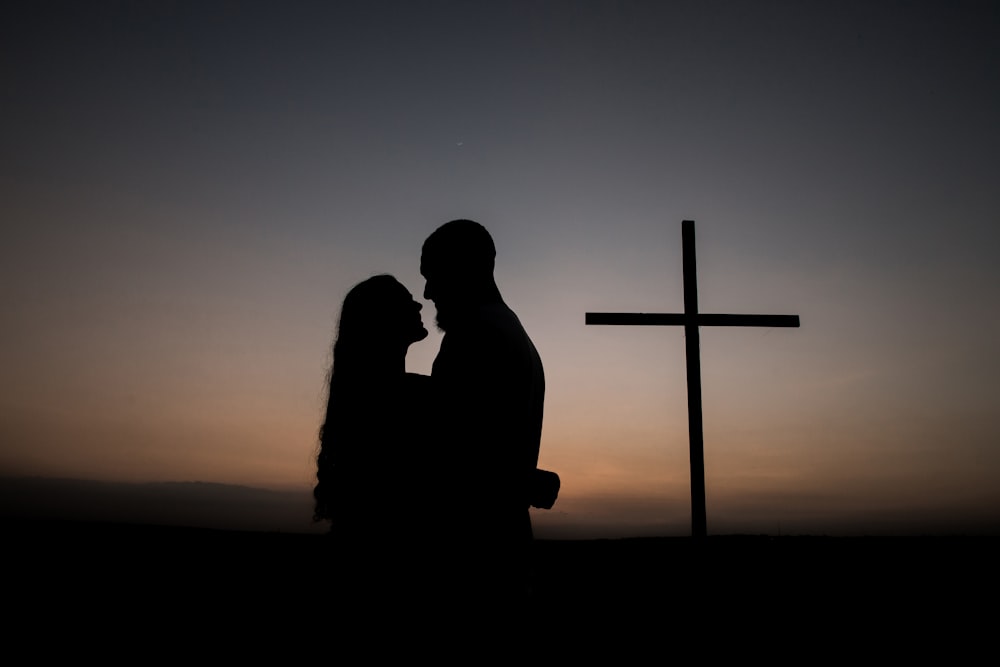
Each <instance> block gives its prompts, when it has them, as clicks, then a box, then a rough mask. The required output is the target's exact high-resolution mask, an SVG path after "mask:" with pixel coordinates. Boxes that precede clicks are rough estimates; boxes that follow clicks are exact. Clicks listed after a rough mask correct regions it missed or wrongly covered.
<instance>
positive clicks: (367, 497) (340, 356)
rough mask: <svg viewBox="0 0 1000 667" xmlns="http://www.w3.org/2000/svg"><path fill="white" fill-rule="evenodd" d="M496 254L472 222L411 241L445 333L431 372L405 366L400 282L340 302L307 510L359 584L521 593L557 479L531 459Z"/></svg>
mask: <svg viewBox="0 0 1000 667" xmlns="http://www.w3.org/2000/svg"><path fill="white" fill-rule="evenodd" d="M495 257H496V249H495V246H494V243H493V239H492V237H491V236H490V234H489V232H488V231H487V230H486V228H485V227H483V226H482V225H480V224H478V223H476V222H473V221H471V220H453V221H451V222H448V223H446V224H444V225H442V226H441V227H439V228H438V229H437V230H436V231H434V233H432V234H431V235H430V236H429V237H428V238H427V240H426V241H425V242H424V245H423V249H422V254H421V258H420V273H421V274H422V275H423V277H424V279H425V281H426V283H425V286H424V298H425V299H427V300H429V301H432V302H433V303H434V306H435V309H436V311H437V317H436V323H437V325H438V327H439V328H440V329H441V330H442V331H443V332H444V337H443V339H442V341H441V347H440V350H439V351H438V355H437V357H436V359H435V361H434V365H433V367H432V371H431V375H430V376H423V375H417V374H413V373H407V372H406V369H405V360H406V353H407V350H408V349H409V346H410V345H411V344H412V343H415V342H418V341H420V340H423V339H424V338H426V336H427V330H426V329H425V328H424V326H423V322H422V320H421V317H420V310H421V308H422V306H421V304H420V303H418V302H417V301H415V300H414V299H413V297H412V295H411V294H410V292H409V291H408V290H407V289H406V288H405V287H404V286H403V285H401V284H400V283H399V282H397V281H396V280H395V279H394V278H393V277H391V276H388V275H380V276H375V277H373V278H370V279H368V280H366V281H364V282H362V283H360V284H358V285H357V286H355V287H354V288H353V289H352V290H351V291H350V292H349V293H348V295H347V297H346V298H345V300H344V304H343V307H342V310H341V314H340V323H339V326H338V332H337V339H336V342H335V343H334V348H333V367H332V369H331V372H330V382H329V398H328V401H327V410H326V417H325V420H324V424H323V427H322V429H321V431H320V453H319V456H318V470H317V479H318V483H317V485H316V488H315V491H314V495H315V500H316V507H315V516H316V518H317V519H318V520H329V521H330V524H331V532H330V534H331V536H332V537H333V541H334V544H335V549H336V554H337V556H338V558H339V559H340V560H341V563H342V564H343V565H344V566H345V567H346V568H349V569H350V570H351V571H350V572H345V573H344V574H345V577H346V578H347V579H348V580H352V581H355V582H356V583H360V582H361V581H366V583H361V584H360V585H361V586H363V587H365V588H368V587H372V586H373V587H374V588H378V589H379V590H380V591H381V592H382V593H389V594H396V593H399V594H407V593H412V592H415V593H422V594H428V593H430V594H434V592H440V593H442V594H444V595H452V596H455V595H458V596H475V597H477V598H483V597H485V598H486V599H494V600H501V599H509V598H510V597H512V596H513V597H518V596H521V595H523V594H525V593H527V592H528V591H529V590H530V552H529V550H530V548H531V543H532V529H531V518H530V514H529V507H530V506H532V505H533V506H535V507H544V508H548V507H551V505H552V503H553V502H554V501H555V496H556V494H557V492H558V477H557V476H556V475H554V474H553V473H546V472H545V471H539V470H537V469H536V468H537V462H538V451H539V443H540V439H541V430H542V406H543V401H544V395H545V377H544V372H543V370H542V362H541V359H540V358H539V355H538V352H537V351H536V350H535V347H534V345H533V344H532V342H531V339H530V338H529V337H528V335H527V333H525V331H524V328H523V326H522V325H521V322H520V321H519V320H518V318H517V316H516V315H515V314H514V312H513V311H512V310H511V309H510V308H509V307H508V306H507V304H506V303H505V302H504V300H503V297H502V295H501V293H500V290H499V289H498V287H497V285H496V282H495V280H494V276H493V269H494V260H495ZM354 576H357V577H360V579H351V577H354ZM375 582H378V583H377V584H376V583H375ZM387 589H388V590H387Z"/></svg>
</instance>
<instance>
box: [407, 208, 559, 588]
mask: <svg viewBox="0 0 1000 667" xmlns="http://www.w3.org/2000/svg"><path fill="white" fill-rule="evenodd" d="M495 257H496V249H495V246H494V244H493V238H492V237H491V236H490V234H489V232H488V231H487V230H486V228H485V227H483V226H482V225H480V224H479V223H477V222H473V221H471V220H452V221H451V222H448V223H446V224H444V225H442V226H441V227H439V228H438V229H437V230H436V231H434V233H432V234H431V235H430V236H429V237H428V238H427V240H426V241H425V242H424V245H423V251H422V254H421V258H420V273H421V274H422V275H423V276H424V278H425V280H426V281H427V282H426V285H425V287H424V298H425V299H429V300H430V301H433V302H434V306H435V308H436V309H437V325H438V328H440V329H441V330H442V331H444V334H445V335H444V338H443V339H442V341H441V348H440V350H439V351H438V355H437V358H436V359H435V360H434V365H433V367H432V371H431V377H432V381H433V383H434V385H435V391H436V392H438V393H437V396H438V397H439V400H440V401H441V405H440V409H441V412H440V415H441V416H440V418H439V420H438V421H439V423H438V424H437V426H438V428H439V429H440V437H441V445H442V447H443V448H444V453H445V456H446V459H447V463H446V467H447V468H448V473H449V478H450V481H449V482H448V484H447V493H448V495H449V498H450V502H449V506H448V510H447V511H448V513H449V514H452V515H453V516H454V521H455V525H454V531H453V538H454V540H453V543H454V546H455V551H456V552H455V553H454V555H453V558H454V563H453V565H454V567H453V571H454V572H455V573H456V574H458V576H460V577H463V578H464V580H465V582H466V584H464V585H471V586H477V585H478V586H481V587H483V590H484V591H485V592H486V594H487V595H490V594H491V593H493V594H497V595H500V596H501V597H507V596H510V595H511V594H513V595H520V594H521V593H525V592H528V591H529V590H530V588H529V587H530V583H529V579H528V577H529V569H530V561H529V558H530V553H529V550H530V547H531V543H532V539H533V536H532V529H531V516H530V514H529V510H528V507H529V495H528V492H529V484H530V481H531V475H532V473H533V472H534V470H535V467H536V466H537V463H538V450H539V443H540V440H541V432H542V406H543V402H544V398H545V375H544V372H543V369H542V362H541V359H540V357H539V356H538V352H537V351H536V350H535V346H534V344H533V343H532V342H531V339H530V338H529V337H528V334H527V333H525V331H524V327H523V326H522V325H521V322H520V320H519V319H518V318H517V315H515V314H514V312H513V311H512V310H511V309H510V308H509V307H508V306H507V304H506V303H505V302H504V300H503V297H502V296H501V294H500V290H499V288H498V287H497V285H496V282H495V280H494V277H493V268H494V260H495ZM470 579H471V580H470Z"/></svg>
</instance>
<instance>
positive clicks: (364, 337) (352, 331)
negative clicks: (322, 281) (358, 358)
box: [337, 275, 427, 351]
mask: <svg viewBox="0 0 1000 667" xmlns="http://www.w3.org/2000/svg"><path fill="white" fill-rule="evenodd" d="M422 308H423V305H422V304H420V303H419V302H417V301H416V300H415V299H414V298H413V295H412V294H410V292H409V290H407V289H406V288H405V287H403V285H401V284H400V283H399V281H397V280H396V279H395V278H393V277H392V276H390V275H378V276H374V277H372V278H369V279H368V280H365V281H363V282H361V283H358V284H357V285H355V286H354V287H353V288H352V289H351V291H350V292H348V293H347V297H346V298H345V299H344V305H343V307H342V308H341V311H340V324H339V325H338V328H337V329H338V330H337V343H338V344H341V343H343V344H350V345H351V346H352V347H353V346H355V345H358V346H361V345H363V346H365V347H368V346H378V347H382V346H384V347H392V348H397V349H398V348H399V347H401V348H402V349H403V350H404V351H405V349H406V348H407V347H409V345H410V344H411V343H415V342H417V341H420V340H423V339H424V338H426V337H427V329H426V328H424V324H423V321H422V319H421V317H420V310H421V309H422Z"/></svg>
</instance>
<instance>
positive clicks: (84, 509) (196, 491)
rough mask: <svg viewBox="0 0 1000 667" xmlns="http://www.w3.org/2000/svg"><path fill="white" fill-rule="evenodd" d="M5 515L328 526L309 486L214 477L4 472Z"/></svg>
mask: <svg viewBox="0 0 1000 667" xmlns="http://www.w3.org/2000/svg"><path fill="white" fill-rule="evenodd" d="M0 516H2V517H10V518H27V519H52V520H71V521H102V522H116V523H133V524H152V525H164V526H185V527H194V528H217V529H225V530H264V531H283V532H320V531H322V530H323V528H322V527H321V526H318V525H314V524H313V523H312V521H311V518H312V498H311V497H310V495H309V493H308V492H297V491H275V490H270V489H258V488H252V487H248V486H238V485H232V484H216V483H209V482H152V483H144V484H129V483H121V482H98V481H89V480H79V479H48V478H42V477H8V478H0Z"/></svg>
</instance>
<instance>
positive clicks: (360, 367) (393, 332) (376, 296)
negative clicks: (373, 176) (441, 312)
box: [313, 275, 434, 585]
mask: <svg viewBox="0 0 1000 667" xmlns="http://www.w3.org/2000/svg"><path fill="white" fill-rule="evenodd" d="M422 307H423V306H422V305H421V304H420V303H418V302H417V301H415V300H414V299H413V296H412V295H411V294H410V292H409V291H408V290H407V289H406V288H405V287H404V286H403V285H401V284H400V283H399V282H398V281H397V280H396V279H395V278H393V277H392V276H389V275H378V276H374V277H372V278H369V279H368V280H365V281H363V282H361V283H359V284H358V285H356V286H355V287H353V288H352V289H351V290H350V291H349V292H348V294H347V297H346V298H345V299H344V304H343V307H342V308H341V312H340V322H339V325H338V331H337V338H336V341H335V342H334V345H333V366H332V368H331V369H330V373H329V385H328V386H329V393H328V398H327V406H326V417H325V419H324V422H323V426H322V427H321V428H320V436H319V440H320V450H319V454H318V456H317V470H316V478H317V484H316V486H315V488H314V490H313V496H314V498H315V509H314V517H313V518H314V519H315V520H316V521H324V520H326V521H329V522H330V535H331V536H332V537H334V538H335V539H334V540H333V543H334V545H335V548H336V549H337V557H338V559H341V560H342V562H343V564H344V565H345V566H347V567H349V568H350V569H351V570H354V571H355V572H357V570H359V569H360V570H361V572H357V573H358V574H368V575H375V576H374V577H369V579H373V578H377V579H378V580H379V581H380V582H382V584H383V585H394V584H390V583H389V582H390V581H393V580H394V579H395V583H399V577H401V576H404V575H403V572H405V571H407V570H410V569H411V565H413V564H414V563H415V559H416V558H418V556H417V554H416V553H414V550H413V549H411V547H412V546H415V545H416V544H417V541H418V540H421V539H422V538H424V537H426V533H427V530H428V527H427V514H428V511H429V508H428V505H427V502H429V500H428V498H429V496H428V495H427V494H428V491H427V489H428V488H432V487H433V486H434V485H433V484H432V483H431V482H430V480H429V479H428V475H429V473H430V471H431V470H432V469H433V468H434V462H433V460H432V456H433V454H432V452H431V451H429V448H428V447H426V446H425V445H424V444H423V443H425V442H426V438H424V437H422V435H421V433H422V429H421V428H420V425H421V423H422V421H424V420H426V410H427V407H428V405H429V403H428V402H429V401H430V400H431V398H430V378H429V377H428V376H423V375H417V374H414V373H407V372H406V365H405V362H406V353H407V350H408V349H409V347H410V345H411V344H412V343H415V342H417V341H420V340H423V339H424V338H426V337H427V329H425V328H424V325H423V322H422V320H421V317H420V310H421V308H422ZM387 556H388V557H389V560H394V561H395V562H394V564H393V565H392V566H391V569H392V572H382V571H381V569H380V570H379V571H378V572H374V571H373V569H372V568H373V564H374V563H376V562H377V563H380V564H382V563H385V562H386V560H387V558H386V557H387ZM402 561H405V562H402ZM379 568H381V565H379ZM393 573H395V574H393ZM383 575H385V576H383ZM362 585H367V584H362Z"/></svg>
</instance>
